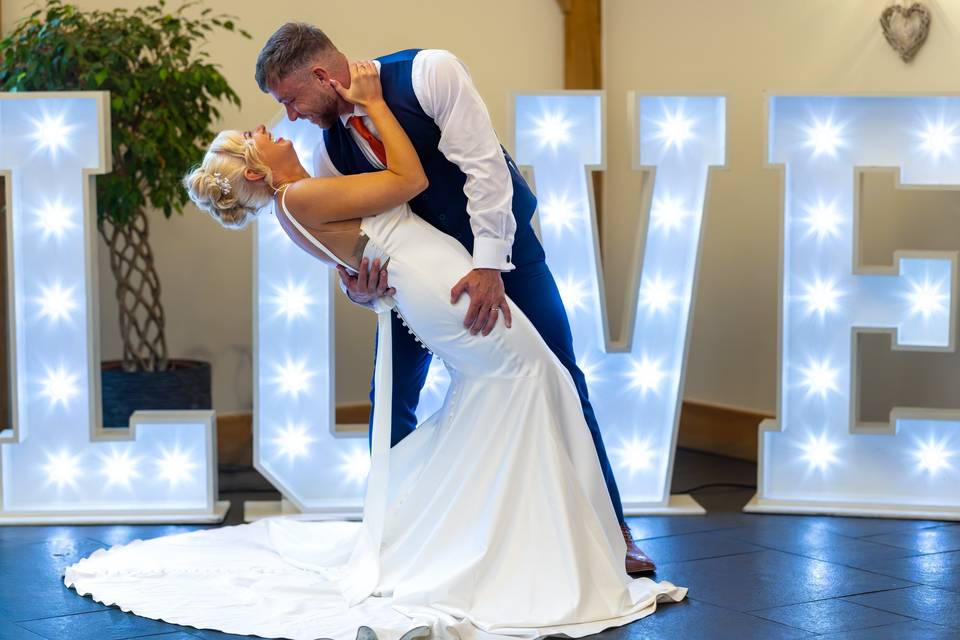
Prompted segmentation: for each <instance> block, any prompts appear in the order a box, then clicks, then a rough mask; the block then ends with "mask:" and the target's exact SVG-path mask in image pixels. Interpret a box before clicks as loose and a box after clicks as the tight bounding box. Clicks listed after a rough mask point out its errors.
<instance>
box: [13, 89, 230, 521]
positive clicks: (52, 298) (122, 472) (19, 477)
mask: <svg viewBox="0 0 960 640" xmlns="http://www.w3.org/2000/svg"><path fill="white" fill-rule="evenodd" d="M110 167H111V156H110V114H109V95H108V94H107V93H98V92H78V93H59V94H58V93H12V94H9V93H0V173H2V175H3V176H4V177H5V184H6V202H7V218H6V224H7V238H8V247H9V259H8V261H7V270H8V282H9V289H10V295H9V298H8V302H9V307H8V308H9V314H8V316H9V323H10V331H9V339H8V343H9V350H10V360H9V363H10V371H11V379H12V384H11V400H12V407H13V410H12V416H11V418H12V424H11V425H10V427H9V428H6V429H4V430H2V431H0V525H3V524H22V523H43V522H215V521H219V520H222V519H223V516H224V515H225V514H226V509H227V506H228V504H227V503H217V502H215V500H216V496H217V482H216V480H217V479H216V459H215V455H216V446H215V431H214V416H213V412H212V411H153V412H137V413H135V414H134V415H133V416H132V417H131V420H130V427H129V428H109V429H105V428H104V427H103V425H102V422H101V413H102V411H101V399H100V347H99V328H98V294H97V271H96V267H97V253H96V251H97V233H96V204H95V188H94V182H93V181H94V177H93V176H94V175H96V174H103V173H106V172H107V171H109V170H110Z"/></svg>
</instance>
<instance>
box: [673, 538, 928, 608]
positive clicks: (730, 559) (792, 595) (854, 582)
mask: <svg viewBox="0 0 960 640" xmlns="http://www.w3.org/2000/svg"><path fill="white" fill-rule="evenodd" d="M657 578H658V579H666V580H669V581H670V582H673V583H674V584H677V585H682V586H684V587H688V588H689V589H690V593H691V595H693V596H694V597H696V598H697V599H699V600H704V601H706V602H709V603H711V604H715V605H718V606H722V607H727V608H730V609H733V610H736V611H750V610H759V609H770V608H773V607H780V606H786V605H790V604H798V603H800V602H810V601H813V600H824V599H826V598H835V597H839V596H846V595H853V594H858V593H866V592H869V591H880V590H883V589H898V588H902V587H906V586H910V584H909V583H908V582H905V581H903V580H898V579H896V578H891V577H889V576H882V575H880V574H876V573H869V572H867V571H861V570H859V569H852V568H850V567H844V566H841V565H836V564H831V563H828V562H823V561H820V560H813V559H811V558H804V557H802V556H797V555H793V554H789V553H784V552H781V551H773V550H769V551H761V552H758V553H745V554H741V555H737V556H727V557H723V558H709V559H705V560H691V561H689V562H677V563H664V564H661V565H659V567H658V570H657Z"/></svg>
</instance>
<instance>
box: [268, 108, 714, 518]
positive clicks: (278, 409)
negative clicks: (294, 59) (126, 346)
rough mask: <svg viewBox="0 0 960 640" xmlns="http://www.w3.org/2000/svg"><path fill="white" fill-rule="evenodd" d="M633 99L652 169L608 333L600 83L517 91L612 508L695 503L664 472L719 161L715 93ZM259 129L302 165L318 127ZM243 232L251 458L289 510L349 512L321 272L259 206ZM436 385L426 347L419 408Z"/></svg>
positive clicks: (359, 438) (361, 454) (519, 124)
mask: <svg viewBox="0 0 960 640" xmlns="http://www.w3.org/2000/svg"><path fill="white" fill-rule="evenodd" d="M636 107H637V109H636V110H635V114H636V120H635V121H634V122H633V123H632V126H633V136H634V138H635V140H636V151H637V154H636V155H637V160H638V162H639V163H640V164H642V167H641V166H639V165H638V166H637V168H638V169H639V168H643V169H645V170H649V171H652V172H655V187H654V190H653V205H652V209H651V215H650V220H649V223H648V225H647V227H646V228H644V229H643V232H642V233H641V236H640V238H639V240H638V254H640V255H642V278H641V269H640V264H641V262H640V261H641V258H640V257H638V259H637V261H636V262H635V264H634V266H633V267H632V269H633V271H634V279H633V282H632V286H633V289H632V290H633V292H634V293H635V294H636V293H637V290H638V289H639V295H638V299H637V301H636V304H635V305H634V306H633V312H634V313H633V317H632V319H631V320H632V321H631V323H630V327H631V331H630V334H629V335H628V337H627V339H626V340H625V341H624V343H622V344H614V343H612V342H611V341H610V340H609V338H608V336H607V320H606V302H605V300H604V296H603V293H602V291H603V290H602V279H601V277H600V262H599V256H598V252H597V246H598V235H597V231H596V221H595V218H594V216H593V200H592V193H591V192H590V191H589V188H588V180H587V179H588V177H589V176H588V174H589V170H590V169H591V168H602V167H603V165H604V150H603V140H604V131H603V112H604V109H603V96H602V94H601V93H584V92H567V93H560V94H555V95H521V96H517V97H516V104H515V123H514V125H515V129H516V144H515V149H516V154H515V158H516V160H517V162H519V163H520V164H523V165H529V166H530V167H532V169H533V172H534V175H535V183H536V187H537V191H538V198H539V201H540V209H539V219H540V224H541V227H542V234H541V236H542V239H543V243H544V246H545V248H546V252H547V257H548V262H549V264H550V268H551V270H552V271H553V273H554V275H555V276H556V277H557V278H558V281H559V284H560V287H561V293H562V296H563V300H564V304H565V306H566V308H567V312H568V314H569V316H570V322H571V326H572V329H573V336H574V343H575V347H576V351H577V353H578V354H579V356H580V357H581V358H582V361H581V367H582V368H583V370H584V372H585V374H586V375H587V378H588V384H589V387H590V395H591V398H592V400H593V405H594V408H595V409H596V413H597V416H598V418H599V421H600V425H601V428H602V429H603V437H604V440H605V441H606V443H607V446H608V447H609V449H610V452H611V454H612V457H613V459H614V462H615V472H616V475H617V480H618V483H619V486H620V490H621V492H622V494H623V500H624V507H625V509H626V511H627V512H628V513H656V512H673V513H702V512H703V509H702V508H701V507H700V506H699V505H698V504H697V503H696V502H695V501H694V500H693V499H692V498H691V497H689V496H672V497H671V496H670V475H671V472H672V466H673V452H674V448H675V444H676V433H677V422H678V416H679V408H680V402H681V393H680V391H681V389H682V386H683V370H684V362H685V357H686V345H687V342H688V340H687V337H688V334H689V326H690V312H691V309H692V303H693V291H694V285H695V281H696V270H697V260H698V256H699V248H700V230H701V227H702V220H703V207H704V199H705V195H706V192H707V188H708V182H709V173H710V168H711V167H715V166H721V165H722V164H723V162H724V136H725V101H724V99H723V98H718V97H689V98H683V97H654V96H636ZM272 131H273V133H274V134H275V135H280V136H283V137H285V138H287V139H289V140H293V142H294V145H295V147H296V148H297V151H298V153H300V155H301V158H302V159H303V161H304V162H303V163H304V166H306V167H312V166H313V158H312V152H313V149H314V148H315V147H316V145H317V144H318V143H319V142H320V136H321V131H320V130H319V129H318V128H317V127H315V126H313V125H310V124H309V123H301V122H296V123H291V122H288V121H286V120H283V121H278V122H277V123H276V124H275V125H274V126H273V127H272ZM330 169H331V170H333V168H332V167H330ZM334 172H335V171H334ZM640 210H641V208H640V207H639V206H638V211H640ZM255 246H256V278H255V287H256V294H255V305H256V313H257V323H256V326H257V333H256V341H257V344H256V346H255V350H254V351H255V354H256V362H255V372H256V373H255V375H256V380H255V386H256V397H255V401H254V408H255V423H254V439H255V450H254V460H255V464H256V466H257V469H259V470H260V471H261V473H263V474H264V475H265V476H266V477H267V478H269V479H270V481H271V482H272V483H273V484H274V485H275V486H276V487H277V488H278V489H280V491H281V492H282V493H283V495H284V497H285V498H286V500H287V501H288V505H287V507H288V510H290V511H309V512H312V513H320V514H324V515H329V516H331V517H335V516H354V517H356V516H359V515H360V513H361V503H362V498H363V483H364V481H365V478H366V474H367V470H368V468H369V464H370V462H369V456H368V454H367V439H366V435H365V434H356V433H354V434H344V433H340V432H338V430H337V429H336V427H335V424H334V410H335V406H334V384H333V370H332V363H333V362H334V355H333V348H334V347H333V344H334V343H333V336H334V327H333V320H332V317H333V301H332V296H333V295H334V292H335V290H336V288H337V287H336V285H335V284H334V283H335V275H333V274H331V272H330V270H329V269H327V268H326V267H324V266H323V265H322V264H321V263H319V262H318V261H317V260H316V259H314V258H312V257H311V256H310V255H308V254H307V253H306V252H304V251H301V250H300V249H299V248H297V247H295V246H294V245H293V243H291V242H290V240H289V239H288V238H287V237H286V236H285V234H284V232H283V230H282V229H281V228H280V226H279V223H278V222H277V220H276V218H275V217H274V216H273V215H265V216H261V217H260V218H259V219H258V222H257V232H256V238H255ZM447 384H448V378H447V376H446V372H445V369H444V368H443V366H442V364H441V363H440V362H439V361H438V360H437V359H436V358H434V362H433V365H432V367H431V372H430V375H429V377H428V381H427V385H426V387H425V388H424V391H423V393H422V394H421V400H420V407H419V409H418V415H419V416H420V417H421V418H422V417H424V416H426V415H429V414H430V413H432V412H433V411H435V410H436V409H437V408H438V407H439V406H440V403H441V401H442V398H443V395H444V393H445V391H446V387H447Z"/></svg>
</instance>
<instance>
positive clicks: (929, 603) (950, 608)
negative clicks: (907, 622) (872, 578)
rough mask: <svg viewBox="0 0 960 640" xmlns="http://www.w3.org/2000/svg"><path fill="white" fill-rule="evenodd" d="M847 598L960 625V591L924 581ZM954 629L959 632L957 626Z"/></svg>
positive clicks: (893, 611) (913, 615)
mask: <svg viewBox="0 0 960 640" xmlns="http://www.w3.org/2000/svg"><path fill="white" fill-rule="evenodd" d="M844 599H845V600H848V601H850V602H855V603H857V604H862V605H866V606H868V607H873V608H875V609H882V610H884V611H890V612H892V613H898V614H900V615H903V616H909V617H911V618H917V619H919V620H925V621H927V622H932V623H934V624H939V625H942V626H944V627H960V593H956V592H954V591H946V590H944V589H937V588H935V587H927V586H922V585H921V586H914V587H908V588H906V589H895V590H893V591H882V592H879V593H864V594H861V595H857V596H851V597H848V598H844ZM954 633H955V634H956V635H960V632H958V631H957V630H956V629H955V630H954Z"/></svg>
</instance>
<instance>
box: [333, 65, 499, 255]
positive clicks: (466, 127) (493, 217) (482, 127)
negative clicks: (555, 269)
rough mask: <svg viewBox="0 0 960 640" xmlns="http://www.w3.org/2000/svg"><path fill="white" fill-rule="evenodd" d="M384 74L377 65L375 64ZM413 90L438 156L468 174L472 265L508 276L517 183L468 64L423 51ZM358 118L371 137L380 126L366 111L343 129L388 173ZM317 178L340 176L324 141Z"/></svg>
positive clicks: (358, 109)
mask: <svg viewBox="0 0 960 640" xmlns="http://www.w3.org/2000/svg"><path fill="white" fill-rule="evenodd" d="M374 64H375V65H376V67H377V70H378V71H379V70H380V63H379V61H374ZM412 76H413V77H412V80H413V91H414V94H416V97H417V101H418V102H419V103H420V107H421V108H422V109H423V112H424V113H426V114H427V115H428V116H430V117H431V118H433V120H434V122H436V123H437V126H438V127H439V128H440V143H439V145H438V148H439V150H440V152H441V153H442V154H443V155H444V156H445V157H446V158H447V160H449V161H450V162H452V163H454V164H455V165H457V166H458V167H459V168H460V170H461V171H463V173H464V174H465V175H466V177H467V179H466V183H465V184H464V186H463V192H464V193H465V194H466V196H467V214H468V215H469V216H470V227H471V229H472V230H473V237H474V240H473V242H474V244H473V266H474V268H478V269H481V268H482V269H497V270H499V271H510V270H512V269H513V268H514V266H513V264H511V262H510V253H511V247H512V246H513V236H514V233H515V232H516V229H517V221H516V219H515V218H514V216H513V182H512V181H511V178H510V171H509V170H508V169H507V163H506V159H505V158H504V157H503V151H502V149H501V148H500V142H499V140H497V135H496V133H495V132H494V130H493V124H492V123H491V122H490V114H489V113H488V112H487V107H486V105H484V103H483V100H482V99H481V98H480V94H479V93H477V89H476V87H474V86H473V81H472V80H471V78H470V73H469V72H468V71H467V68H466V67H465V66H464V64H463V63H462V62H461V61H460V60H459V59H458V58H457V57H456V56H454V55H453V54H452V53H450V52H449V51H444V50H442V49H425V50H423V51H420V52H419V53H417V55H416V56H415V57H414V59H413V70H412ZM354 115H358V116H360V117H362V118H363V123H364V124H365V125H366V126H367V128H368V129H369V130H370V132H371V133H373V135H375V136H378V132H377V129H376V127H375V126H374V124H373V122H372V121H371V120H370V118H369V117H368V116H367V115H366V112H365V111H364V109H363V108H362V107H359V106H357V107H355V108H354V111H353V113H349V114H346V115H344V116H341V120H342V121H343V123H344V126H346V128H347V129H348V130H349V131H350V135H352V136H353V139H354V140H355V141H356V143H357V144H358V145H359V146H360V149H361V150H362V151H363V154H364V155H365V156H366V158H367V160H369V161H370V164H372V165H373V166H374V167H377V168H379V169H383V168H385V166H384V164H383V163H382V162H380V160H379V159H378V158H377V156H376V154H374V153H373V150H372V149H371V148H370V145H369V143H367V141H366V140H364V139H363V138H362V137H361V136H360V134H359V133H357V132H356V131H355V130H354V129H353V128H352V127H350V126H349V125H348V124H347V121H348V120H349V119H350V118H351V117H352V116H354ZM314 158H315V160H314V163H315V167H314V175H317V176H337V175H340V172H339V171H337V169H336V167H335V166H334V165H333V162H332V161H331V160H330V157H329V156H328V155H327V149H326V146H325V145H324V143H323V141H321V142H320V144H319V145H318V146H317V149H316V151H315V153H314Z"/></svg>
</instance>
